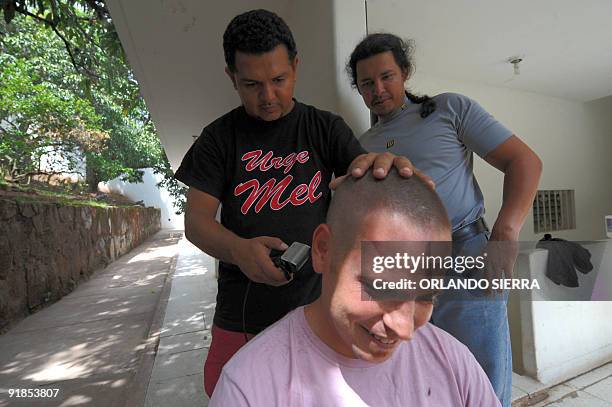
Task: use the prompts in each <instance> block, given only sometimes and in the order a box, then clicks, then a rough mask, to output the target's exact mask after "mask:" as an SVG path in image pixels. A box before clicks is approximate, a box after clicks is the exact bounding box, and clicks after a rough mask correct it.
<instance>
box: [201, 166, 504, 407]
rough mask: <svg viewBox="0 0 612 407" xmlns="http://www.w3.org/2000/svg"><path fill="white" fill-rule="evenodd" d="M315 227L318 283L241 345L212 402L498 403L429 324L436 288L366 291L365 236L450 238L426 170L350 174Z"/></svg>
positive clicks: (464, 353) (478, 372) (464, 352)
mask: <svg viewBox="0 0 612 407" xmlns="http://www.w3.org/2000/svg"><path fill="white" fill-rule="evenodd" d="M326 222H327V223H326V224H322V225H319V226H318V227H317V229H316V230H315V232H314V234H313V242H312V262H313V268H314V270H315V271H316V272H317V273H321V274H322V292H321V296H320V298H319V299H317V300H316V301H315V302H313V303H312V304H310V305H306V306H305V307H300V308H297V309H296V310H294V311H292V312H291V313H289V314H288V315H287V316H286V317H284V318H283V319H281V320H280V321H278V322H277V323H275V324H274V325H272V326H271V327H269V328H268V329H267V330H265V331H264V332H263V333H262V334H260V335H259V336H257V337H256V338H255V339H254V340H252V341H251V342H249V343H248V344H247V345H246V346H245V347H244V348H243V349H242V350H240V351H239V352H238V353H237V354H236V355H235V356H234V357H233V358H232V359H231V360H230V362H229V363H228V364H227V365H226V366H225V368H224V369H223V372H222V374H221V378H220V380H219V383H218V384H217V388H216V389H215V392H214V394H213V396H212V399H211V401H210V406H212V407H214V406H232V407H234V406H247V405H248V406H351V407H353V406H366V405H368V406H436V407H439V406H486V407H489V406H499V405H500V404H499V401H498V399H497V397H496V396H495V393H494V392H493V388H492V387H491V384H490V383H489V380H488V379H487V377H486V375H485V374H484V372H483V370H482V368H481V367H480V365H479V364H478V363H477V362H476V360H475V359H474V357H473V356H472V354H471V353H470V352H469V351H468V349H467V348H466V347H465V346H464V345H463V344H461V343H460V342H459V341H457V340H456V339H454V338H453V337H451V336H450V335H449V334H447V333H446V332H444V331H442V330H441V329H439V328H436V327H435V326H433V325H432V324H430V323H428V322H427V321H428V320H429V318H430V316H431V313H432V309H433V302H432V298H431V296H425V297H424V296H417V297H414V296H411V297H406V298H402V299H397V298H394V299H392V300H389V299H384V300H381V299H374V298H369V299H367V298H364V297H363V296H364V289H366V290H368V286H367V285H368V283H367V282H366V281H365V280H366V279H367V278H364V275H365V273H363V274H362V272H361V242H362V241H418V242H420V241H423V242H425V241H450V239H451V232H450V224H449V222H448V218H447V215H446V211H445V209H444V207H443V205H442V203H441V201H440V199H439V198H438V196H437V195H436V194H435V192H434V191H433V190H432V189H430V188H429V187H428V186H427V185H426V184H425V183H424V182H423V181H422V180H421V179H420V178H418V177H412V178H409V179H402V178H400V177H399V176H398V175H397V174H396V173H395V172H392V173H390V174H389V175H388V176H387V178H386V179H385V180H382V181H380V180H375V179H374V178H373V177H372V175H371V174H366V176H364V177H363V178H361V179H354V178H348V179H347V180H345V181H344V182H343V183H342V184H341V185H340V186H339V187H338V190H337V193H336V195H335V196H334V197H333V199H332V203H331V206H330V208H329V212H328V214H327V220H326Z"/></svg>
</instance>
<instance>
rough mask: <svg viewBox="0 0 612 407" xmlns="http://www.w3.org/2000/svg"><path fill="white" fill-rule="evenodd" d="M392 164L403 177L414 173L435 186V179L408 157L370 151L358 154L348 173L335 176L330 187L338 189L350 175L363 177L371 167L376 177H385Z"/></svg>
mask: <svg viewBox="0 0 612 407" xmlns="http://www.w3.org/2000/svg"><path fill="white" fill-rule="evenodd" d="M391 166H393V167H395V169H396V170H397V172H398V174H400V175H401V176H402V177H404V178H409V177H411V176H413V175H417V176H419V177H421V178H422V179H423V180H425V181H426V182H427V183H428V184H429V185H430V186H431V187H432V188H435V184H434V182H433V180H432V179H431V178H429V177H428V176H427V175H425V174H424V173H422V172H421V171H419V170H417V169H416V168H414V166H413V165H412V163H411V162H410V160H409V159H408V158H406V157H403V156H398V155H394V154H391V153H389V152H385V153H368V154H361V155H359V156H357V157H356V158H355V159H354V160H353V162H351V164H350V165H349V168H348V170H347V172H346V173H347V175H343V176H341V177H337V178H335V179H334V180H332V182H331V183H330V184H329V187H330V188H331V189H336V188H337V187H338V185H340V184H341V183H342V181H343V180H344V179H345V178H346V177H347V176H349V175H350V176H352V177H354V178H361V177H362V176H363V175H364V174H365V173H366V172H367V171H368V170H369V169H370V168H373V169H372V174H373V175H374V177H375V178H378V179H384V178H385V177H386V176H387V174H388V173H389V170H390V169H391Z"/></svg>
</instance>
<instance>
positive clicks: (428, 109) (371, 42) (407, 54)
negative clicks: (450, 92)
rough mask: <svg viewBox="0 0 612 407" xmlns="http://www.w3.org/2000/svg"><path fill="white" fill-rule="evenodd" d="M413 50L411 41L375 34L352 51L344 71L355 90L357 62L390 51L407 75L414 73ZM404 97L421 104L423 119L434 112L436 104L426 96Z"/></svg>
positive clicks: (407, 93) (409, 95)
mask: <svg viewBox="0 0 612 407" xmlns="http://www.w3.org/2000/svg"><path fill="white" fill-rule="evenodd" d="M413 50H414V43H413V41H404V40H403V39H401V38H400V37H398V36H397V35H393V34H388V33H375V34H370V35H368V36H366V37H365V38H364V39H363V40H361V42H360V43H359V44H357V46H356V47H355V49H354V50H353V52H352V53H351V58H350V59H349V62H348V63H347V64H346V71H347V72H348V74H349V76H350V78H351V84H352V85H353V87H354V88H357V87H358V86H357V62H359V61H361V60H363V59H366V58H369V57H371V56H374V55H377V54H382V53H383V52H387V51H391V53H392V54H393V59H394V60H395V63H396V64H397V65H398V66H399V67H400V68H401V69H402V71H404V72H406V73H407V74H408V77H410V76H412V74H413V73H414V62H413V60H412V53H413ZM406 96H408V99H410V101H411V102H412V103H417V104H422V106H421V117H423V118H425V117H427V116H429V115H430V114H431V113H432V112H434V111H435V110H436V102H435V101H434V100H433V99H432V98H430V97H429V96H427V95H424V96H416V95H413V94H412V93H410V92H406Z"/></svg>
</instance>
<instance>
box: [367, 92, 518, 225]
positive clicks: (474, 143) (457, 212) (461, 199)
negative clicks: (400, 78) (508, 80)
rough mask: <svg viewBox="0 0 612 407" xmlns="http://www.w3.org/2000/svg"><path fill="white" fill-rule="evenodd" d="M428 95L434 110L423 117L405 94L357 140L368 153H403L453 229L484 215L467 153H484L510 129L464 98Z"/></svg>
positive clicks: (452, 94) (503, 139)
mask: <svg viewBox="0 0 612 407" xmlns="http://www.w3.org/2000/svg"><path fill="white" fill-rule="evenodd" d="M433 99H434V100H435V101H436V110H435V111H434V112H433V113H432V114H430V115H429V116H428V117H426V118H425V119H423V118H421V116H420V109H421V105H418V104H414V103H412V102H410V101H409V100H408V98H406V104H405V107H404V108H403V109H401V110H400V111H398V112H397V113H395V114H394V115H393V116H392V117H389V118H387V119H386V120H384V121H379V122H378V123H376V124H375V125H374V126H373V127H372V128H371V129H370V130H368V131H367V132H365V133H364V134H363V136H362V137H361V138H360V139H359V141H360V142H361V144H362V146H363V147H364V148H365V149H366V150H368V151H373V152H384V151H390V152H392V153H394V154H398V155H404V156H406V157H408V158H409V159H410V160H411V161H412V163H413V164H414V165H415V167H417V168H418V169H419V170H421V171H423V172H424V173H425V174H427V175H429V176H430V177H431V178H432V179H433V180H434V182H435V183H436V191H437V192H438V194H439V195H440V198H441V199H442V202H443V203H444V206H445V207H446V211H447V212H448V216H449V218H450V221H451V224H452V226H453V230H456V229H458V228H460V227H461V226H464V225H466V224H468V223H471V222H473V221H475V220H477V219H478V218H479V217H481V216H482V215H483V214H484V199H483V196H482V192H481V191H480V187H479V186H478V183H477V182H476V178H475V177H474V174H473V155H472V153H473V152H475V153H476V154H478V155H479V156H480V157H485V156H486V155H487V154H488V153H489V152H490V151H492V150H493V149H495V147H497V146H499V145H500V144H501V143H503V142H504V141H506V140H507V139H508V138H509V137H510V136H512V132H511V131H510V130H508V129H507V128H506V127H504V126H503V125H502V124H501V123H499V122H498V121H497V120H495V118H493V116H491V114H489V113H487V112H486V111H485V110H484V109H483V108H482V107H481V106H480V105H479V104H478V103H477V102H476V101H474V100H472V99H470V98H468V97H467V96H463V95H459V94H457V93H442V94H440V95H437V96H434V97H433Z"/></svg>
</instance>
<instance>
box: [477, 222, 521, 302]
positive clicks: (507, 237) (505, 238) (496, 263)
mask: <svg viewBox="0 0 612 407" xmlns="http://www.w3.org/2000/svg"><path fill="white" fill-rule="evenodd" d="M517 240H518V235H517V234H515V233H507V232H500V229H496V228H495V227H494V228H493V232H492V233H491V237H490V239H489V242H488V243H487V246H486V248H485V253H486V254H487V258H486V262H485V263H486V268H485V273H486V275H485V278H486V279H487V280H489V288H488V289H487V290H486V293H487V295H491V294H493V293H499V292H501V290H499V289H498V290H493V287H492V284H491V283H492V280H493V279H501V278H512V275H513V271H514V263H515V262H516V258H517V256H518V241H517Z"/></svg>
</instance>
